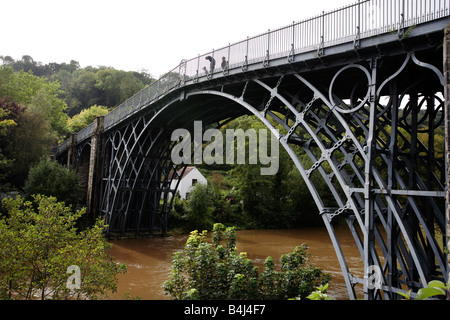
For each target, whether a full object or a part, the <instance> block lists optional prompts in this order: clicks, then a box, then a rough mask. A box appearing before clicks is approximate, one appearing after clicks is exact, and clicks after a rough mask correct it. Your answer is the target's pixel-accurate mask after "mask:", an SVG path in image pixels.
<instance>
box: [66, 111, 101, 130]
mask: <svg viewBox="0 0 450 320" xmlns="http://www.w3.org/2000/svg"><path fill="white" fill-rule="evenodd" d="M108 112H109V109H108V108H107V107H105V106H98V105H93V106H92V107H90V108H88V109H84V110H82V111H81V112H80V113H78V114H76V115H74V116H73V117H72V118H71V119H69V120H68V122H67V128H68V131H69V133H76V132H78V131H80V130H81V129H83V128H84V127H86V126H88V125H90V124H91V123H92V122H93V121H94V120H95V118H97V117H99V116H104V115H106V114H107V113H108Z"/></svg>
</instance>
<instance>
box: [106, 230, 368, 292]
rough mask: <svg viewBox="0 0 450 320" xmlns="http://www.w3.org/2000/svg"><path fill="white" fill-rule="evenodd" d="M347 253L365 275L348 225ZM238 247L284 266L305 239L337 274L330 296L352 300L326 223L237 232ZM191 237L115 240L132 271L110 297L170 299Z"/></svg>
mask: <svg viewBox="0 0 450 320" xmlns="http://www.w3.org/2000/svg"><path fill="white" fill-rule="evenodd" d="M335 232H336V234H337V236H338V239H339V242H340V244H341V247H342V251H343V252H344V255H345V257H346V259H347V264H348V266H349V269H350V272H352V273H353V274H354V275H356V276H361V273H362V270H363V263H362V260H361V258H360V256H359V252H358V250H357V248H356V246H355V244H354V241H353V238H352V236H351V233H350V231H349V230H348V229H347V228H346V227H339V226H338V227H336V228H335ZM236 235H237V244H236V246H237V249H238V251H240V252H242V251H244V252H247V256H248V258H250V259H252V260H253V262H254V264H255V265H257V266H259V267H260V270H262V266H263V263H264V260H265V259H266V257H267V256H272V257H273V258H274V260H275V262H276V263H277V264H278V261H279V258H280V256H281V255H282V254H284V253H289V252H292V251H293V250H294V248H295V247H296V246H298V245H300V244H302V243H306V244H307V245H308V248H309V252H310V253H311V263H312V265H313V266H316V267H319V268H321V269H322V271H324V272H327V273H329V274H331V276H332V277H333V279H332V280H331V282H330V284H329V288H328V294H329V295H330V296H331V297H333V299H336V300H346V299H348V294H347V289H346V286H345V283H344V279H343V277H342V273H341V267H340V265H339V262H338V260H337V257H336V253H335V251H334V248H333V245H332V243H331V240H330V237H329V235H328V232H327V230H326V228H325V227H323V228H322V227H317V228H305V229H292V230H240V231H237V234H236ZM187 237H188V235H174V236H168V237H152V238H140V239H121V240H112V241H111V243H112V244H113V246H112V249H111V254H112V255H113V256H114V257H115V258H116V260H117V261H119V262H122V263H126V264H127V266H128V271H127V273H126V274H123V275H119V284H118V291H117V293H115V294H114V295H111V296H110V297H109V299H123V298H124V295H125V294H129V296H130V297H131V298H136V297H140V299H142V300H163V299H164V300H166V299H170V296H166V295H165V293H164V290H163V289H162V288H161V286H162V284H163V282H164V281H165V280H167V279H169V276H170V271H171V266H172V254H173V252H174V251H177V250H182V249H183V248H184V245H185V243H186V239H187Z"/></svg>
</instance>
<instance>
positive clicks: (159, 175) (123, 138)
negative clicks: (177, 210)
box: [100, 117, 182, 235]
mask: <svg viewBox="0 0 450 320" xmlns="http://www.w3.org/2000/svg"><path fill="white" fill-rule="evenodd" d="M168 133H170V132H169V131H168V130H165V129H163V128H149V126H148V122H147V123H146V120H145V118H144V117H143V118H139V119H138V120H137V121H136V122H132V123H129V124H127V125H126V126H124V127H123V128H121V129H120V130H118V131H114V132H111V133H110V135H108V136H107V137H106V141H105V144H104V150H103V157H102V159H103V163H102V172H101V188H100V189H101V200H100V213H101V214H102V216H104V218H105V222H106V224H107V225H108V231H107V233H108V235H110V234H111V233H120V234H121V235H124V234H125V233H126V232H127V233H132V234H145V233H153V232H155V230H157V232H162V233H165V232H166V231H167V218H168V210H169V208H170V207H171V200H172V198H168V195H169V192H170V185H171V181H172V180H173V179H174V178H176V177H177V171H179V170H180V169H182V167H180V168H178V167H177V166H175V165H173V164H172V161H171V159H170V152H171V148H172V147H173V145H174V143H172V142H171V141H170V134H168ZM173 170H175V172H174V171H173ZM176 187H177V186H176ZM161 203H162V205H161Z"/></svg>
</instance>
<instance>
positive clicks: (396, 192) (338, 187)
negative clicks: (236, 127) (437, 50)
mask: <svg viewBox="0 0 450 320" xmlns="http://www.w3.org/2000/svg"><path fill="white" fill-rule="evenodd" d="M399 62H401V63H399V65H398V66H397V68H396V69H393V68H392V67H393V63H390V64H389V63H387V62H386V66H385V67H384V68H383V67H382V66H381V65H382V63H383V61H382V60H381V59H378V58H374V59H371V60H370V61H368V62H367V63H362V64H349V65H346V66H344V67H342V68H340V69H338V71H337V72H335V74H334V75H333V76H332V78H331V82H330V83H329V85H328V87H324V83H323V81H319V83H318V85H315V84H312V83H311V82H309V81H308V80H307V79H306V78H305V77H303V76H302V75H300V74H292V75H289V76H280V77H278V78H277V79H276V81H274V80H271V81H262V80H253V81H249V82H247V83H246V90H251V89H249V88H250V87H255V86H259V87H262V88H264V89H265V91H266V96H265V97H266V98H265V99H266V100H265V101H262V102H259V103H258V104H256V105H255V101H251V99H254V95H250V94H249V99H248V100H247V99H245V98H243V97H245V96H246V95H245V93H243V94H242V95H241V98H238V97H236V96H232V97H231V96H230V97H229V98H230V99H234V100H235V101H237V102H238V103H240V104H241V105H243V106H245V107H246V108H247V109H248V110H251V111H252V112H253V113H254V114H256V115H257V116H258V117H259V118H260V119H261V120H262V121H264V122H265V123H266V125H267V126H268V127H270V128H271V129H274V127H273V126H272V125H271V124H270V123H271V122H270V121H268V120H269V119H272V120H275V122H276V123H278V124H280V125H281V126H283V127H284V128H285V132H284V133H283V134H281V135H280V136H279V141H280V143H281V144H282V145H283V146H284V148H285V149H286V150H287V152H288V153H289V155H290V156H291V158H292V159H293V161H294V162H295V164H296V166H297V168H298V170H299V171H300V173H301V175H302V177H303V180H304V182H305V183H306V184H307V185H308V187H309V190H310V192H311V194H312V195H313V198H314V200H315V202H316V205H317V207H318V209H319V211H320V214H321V216H322V218H323V221H324V223H325V225H326V227H327V229H328V232H329V234H330V237H331V240H332V242H333V245H334V247H335V250H336V253H337V256H338V259H339V262H340V264H341V267H342V272H343V274H344V278H345V281H346V284H347V288H348V291H349V295H350V298H352V299H354V298H356V295H355V291H354V285H355V284H356V283H362V284H363V285H364V292H365V298H367V299H380V298H386V299H395V298H396V294H395V292H396V291H398V290H404V289H405V288H409V289H413V291H416V290H417V289H418V288H421V287H422V286H423V284H426V283H427V282H429V281H430V280H432V279H436V278H440V279H443V278H446V275H447V273H446V269H447V265H446V256H445V255H444V253H443V251H442V247H445V244H444V239H442V238H441V242H439V241H438V240H437V239H439V234H441V235H442V234H445V218H444V206H445V198H444V197H445V194H444V188H445V181H446V180H445V165H444V158H443V150H440V151H438V150H435V149H434V144H435V141H434V132H435V130H437V129H438V128H439V127H440V126H441V125H443V118H444V112H443V99H442V97H443V95H442V90H443V76H442V73H441V72H440V71H439V70H438V69H437V68H436V67H434V66H432V65H431V64H426V63H422V62H420V61H419V60H418V59H417V58H416V56H415V55H414V54H412V53H408V54H407V55H406V56H405V57H404V60H403V61H399ZM358 73H359V74H360V76H358ZM411 75H417V77H416V78H415V79H414V81H411V79H410V78H409V77H411ZM342 79H345V80H344V81H343V80H342ZM338 83H340V84H338ZM209 93H210V94H217V95H224V96H225V95H227V94H225V93H223V92H220V93H219V92H216V93H213V92H209ZM305 154H306V155H307V156H308V159H309V161H305V157H300V156H301V155H305ZM300 158H301V159H302V160H300ZM318 181H321V182H323V183H324V184H325V185H326V186H327V188H328V190H327V191H324V190H320V191H319V188H320V186H322V185H323V183H318ZM337 216H340V217H343V218H344V219H345V221H346V224H347V225H348V227H349V228H350V230H351V232H352V234H353V237H354V240H355V245H356V246H357V248H358V249H359V251H360V254H361V257H362V259H363V261H364V270H375V269H378V270H380V272H381V274H382V280H381V282H382V285H378V287H376V286H371V284H370V283H369V281H366V280H368V279H367V276H368V274H366V272H362V274H363V275H364V277H365V278H361V277H356V276H354V275H352V273H350V271H349V269H348V267H347V263H346V261H345V257H344V254H343V251H342V248H341V247H340V244H339V239H338V236H337V234H336V233H335V232H334V229H333V221H334V220H335V219H336V217H337ZM445 280H448V279H445Z"/></svg>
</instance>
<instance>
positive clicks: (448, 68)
mask: <svg viewBox="0 0 450 320" xmlns="http://www.w3.org/2000/svg"><path fill="white" fill-rule="evenodd" d="M443 46H444V59H443V60H444V69H443V71H444V81H445V84H444V85H445V86H444V98H445V140H446V141H445V146H446V150H445V151H446V167H447V186H446V187H447V190H446V199H445V202H446V221H447V249H448V250H450V206H449V203H450V188H449V186H448V184H449V177H450V24H449V25H448V26H447V28H445V33H444V44H443ZM447 264H448V266H447V271H448V278H449V279H450V254H447Z"/></svg>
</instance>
